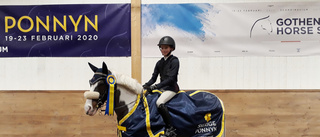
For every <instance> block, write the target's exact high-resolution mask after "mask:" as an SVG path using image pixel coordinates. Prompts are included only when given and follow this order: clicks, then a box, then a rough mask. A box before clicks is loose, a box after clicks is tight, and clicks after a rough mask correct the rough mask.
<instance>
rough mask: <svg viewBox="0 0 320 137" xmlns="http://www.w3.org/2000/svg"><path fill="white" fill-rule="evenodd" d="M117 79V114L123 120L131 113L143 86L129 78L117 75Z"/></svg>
mask: <svg viewBox="0 0 320 137" xmlns="http://www.w3.org/2000/svg"><path fill="white" fill-rule="evenodd" d="M115 76H116V78H117V83H118V85H117V88H118V91H119V92H118V93H117V95H116V96H117V99H116V103H115V108H118V109H115V112H116V113H117V118H118V120H119V119H122V117H124V116H125V115H126V114H127V113H129V112H130V111H131V110H132V109H133V107H134V104H135V102H136V100H137V96H138V95H139V94H140V93H141V92H142V90H143V88H142V86H141V84H140V83H139V82H138V81H137V80H135V79H132V78H131V77H129V76H126V75H121V74H116V73H115Z"/></svg>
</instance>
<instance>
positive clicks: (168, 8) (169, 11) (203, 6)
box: [142, 3, 219, 41]
mask: <svg viewBox="0 0 320 137" xmlns="http://www.w3.org/2000/svg"><path fill="white" fill-rule="evenodd" d="M209 13H211V14H212V13H214V14H218V13H219V10H216V9H215V7H214V6H213V5H211V4H208V3H183V4H143V5H142V35H143V36H148V35H150V34H152V32H154V31H156V29H157V28H158V27H173V28H177V29H179V30H182V31H184V32H186V33H190V34H192V35H194V36H196V37H197V38H199V39H201V40H202V41H203V40H205V39H206V33H208V32H209V33H210V34H211V36H214V35H215V34H214V32H213V31H212V30H210V28H208V27H207V26H206V24H209V23H210V22H211V21H210V20H209V19H208V16H209ZM206 31H208V32H206Z"/></svg>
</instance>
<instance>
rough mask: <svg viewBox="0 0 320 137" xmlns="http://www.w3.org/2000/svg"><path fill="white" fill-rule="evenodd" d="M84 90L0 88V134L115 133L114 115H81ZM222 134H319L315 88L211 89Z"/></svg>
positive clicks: (71, 136)
mask: <svg viewBox="0 0 320 137" xmlns="http://www.w3.org/2000/svg"><path fill="white" fill-rule="evenodd" d="M83 92H84V91H80V90H78V91H0V121H1V124H0V136H5V137H21V136H23V137H44V136H45V137H57V136H63V137H92V136H105V137H115V136H116V134H117V130H116V126H117V122H116V116H104V115H99V114H97V115H95V116H92V117H91V116H87V115H85V112H84V109H83V105H84V103H85V99H84V98H83ZM211 92H212V93H214V94H216V95H217V96H218V97H219V98H220V99H221V100H222V101H223V102H224V106H225V116H226V135H227V137H257V136H259V137H270V136H281V137H301V136H310V137H311V136H320V133H319V130H320V122H319V119H320V116H319V110H320V103H319V100H320V91H319V90H211Z"/></svg>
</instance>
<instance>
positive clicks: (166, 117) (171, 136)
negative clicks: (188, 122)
mask: <svg viewBox="0 0 320 137" xmlns="http://www.w3.org/2000/svg"><path fill="white" fill-rule="evenodd" d="M158 111H159V113H160V115H161V116H162V119H163V121H164V123H165V124H166V129H165V132H164V135H162V136H160V137H176V136H177V134H176V133H175V132H174V131H175V130H176V129H174V128H173V126H172V125H171V120H170V119H171V116H170V114H169V111H168V108H167V107H166V106H165V105H164V104H160V105H159V107H158Z"/></svg>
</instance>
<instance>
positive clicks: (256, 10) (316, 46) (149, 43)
mask: <svg viewBox="0 0 320 137" xmlns="http://www.w3.org/2000/svg"><path fill="white" fill-rule="evenodd" d="M145 1H147V2H145ZM189 2H190V1H189ZM208 2H209V0H208ZM142 3H143V4H142V55H143V57H158V56H162V55H161V53H160V52H159V48H158V47H157V44H158V42H159V40H160V38H161V37H163V36H167V35H169V36H171V37H173V38H174V40H175V42H176V50H175V51H174V52H173V54H175V55H177V56H179V57H189V56H196V57H198V56H202V57H203V56H309V55H320V39H319V37H320V15H319V13H320V2H272V3H271V2H269V3H268V2H248V3H247V2H246V3H196V2H195V3H187V2H186V3H170V2H168V3H153V2H150V1H148V0H143V1H142Z"/></svg>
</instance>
